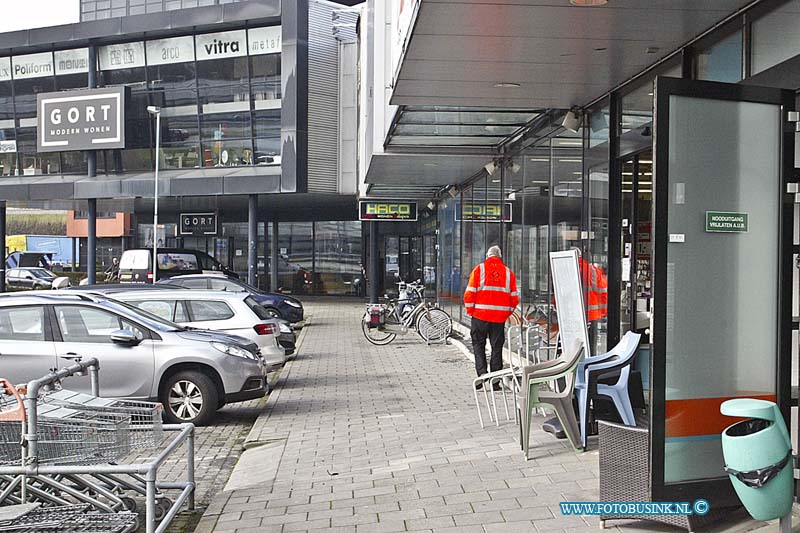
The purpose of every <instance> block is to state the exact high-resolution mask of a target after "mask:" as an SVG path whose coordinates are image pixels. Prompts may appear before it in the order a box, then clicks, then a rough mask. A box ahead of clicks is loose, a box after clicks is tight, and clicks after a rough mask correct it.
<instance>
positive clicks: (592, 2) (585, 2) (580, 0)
mask: <svg viewBox="0 0 800 533" xmlns="http://www.w3.org/2000/svg"><path fill="white" fill-rule="evenodd" d="M569 3H570V4H572V5H573V6H580V7H592V6H604V5H606V4H607V3H608V0H569Z"/></svg>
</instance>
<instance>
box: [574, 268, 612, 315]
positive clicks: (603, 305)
mask: <svg viewBox="0 0 800 533" xmlns="http://www.w3.org/2000/svg"><path fill="white" fill-rule="evenodd" d="M578 262H579V263H580V267H581V277H582V278H583V288H584V291H585V292H586V318H588V319H589V321H590V322H594V321H595V320H600V319H601V318H603V317H604V316H606V315H608V277H606V275H605V273H604V272H603V269H601V268H600V267H597V266H594V265H592V264H591V263H588V262H587V261H584V260H583V258H582V257H581V258H578Z"/></svg>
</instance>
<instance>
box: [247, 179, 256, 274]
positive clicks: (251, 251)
mask: <svg viewBox="0 0 800 533" xmlns="http://www.w3.org/2000/svg"><path fill="white" fill-rule="evenodd" d="M247 283H249V284H250V285H252V286H253V287H257V286H258V195H257V194H251V195H250V196H249V197H248V199H247Z"/></svg>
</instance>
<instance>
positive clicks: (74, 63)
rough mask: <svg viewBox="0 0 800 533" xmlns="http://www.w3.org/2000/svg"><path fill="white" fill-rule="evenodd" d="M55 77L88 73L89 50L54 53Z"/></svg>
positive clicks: (79, 49)
mask: <svg viewBox="0 0 800 533" xmlns="http://www.w3.org/2000/svg"><path fill="white" fill-rule="evenodd" d="M55 62H56V76H61V75H63V74H85V73H87V72H89V49H88V48H75V49H73V50H58V51H57V52H56V53H55Z"/></svg>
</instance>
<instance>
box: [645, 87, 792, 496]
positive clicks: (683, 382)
mask: <svg viewBox="0 0 800 533" xmlns="http://www.w3.org/2000/svg"><path fill="white" fill-rule="evenodd" d="M655 101H656V118H655V124H656V137H655V138H656V154H655V177H656V182H655V185H656V187H655V189H654V191H655V205H654V210H653V213H654V225H653V229H654V232H653V233H652V235H653V242H654V244H655V247H654V250H653V255H652V258H653V259H652V260H653V269H652V272H653V282H652V287H653V290H652V298H653V299H652V304H653V305H652V311H653V318H652V324H653V327H652V331H651V334H652V339H651V342H652V349H653V358H652V364H653V368H652V384H651V389H652V394H651V399H652V408H651V419H650V423H651V427H650V438H651V446H650V451H651V465H652V489H653V499H654V500H656V501H693V500H695V499H698V498H705V499H707V500H709V501H710V504H711V507H712V508H715V507H717V508H718V507H724V506H726V505H736V504H738V498H737V497H736V495H735V494H734V492H733V488H732V486H731V483H730V481H729V480H728V477H727V475H726V474H725V472H724V470H723V459H722V450H721V439H720V434H721V432H722V431H723V430H724V428H725V427H727V426H728V425H730V424H731V423H732V421H731V419H730V418H729V417H725V416H723V415H721V414H720V404H721V403H722V402H723V401H725V400H727V399H730V398H736V397H748V398H763V399H769V400H772V401H777V402H778V404H779V405H780V406H781V408H782V409H783V410H784V416H786V417H788V405H789V401H790V390H789V383H790V381H789V379H790V371H789V370H790V364H791V344H790V341H791V297H790V296H789V295H790V291H791V268H792V265H791V260H792V257H791V251H792V250H791V244H792V240H791V235H792V234H791V229H792V228H791V223H792V216H791V207H792V203H791V195H789V194H787V183H788V180H789V179H791V177H792V172H793V159H794V138H793V136H794V134H793V128H790V127H789V125H788V124H787V113H788V111H790V110H792V109H794V95H793V93H792V92H790V91H781V90H779V89H768V88H761V87H748V86H741V85H732V84H723V83H713V82H702V81H692V80H678V79H671V78H658V80H657V82H656V100H655ZM640 183H641V182H640Z"/></svg>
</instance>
